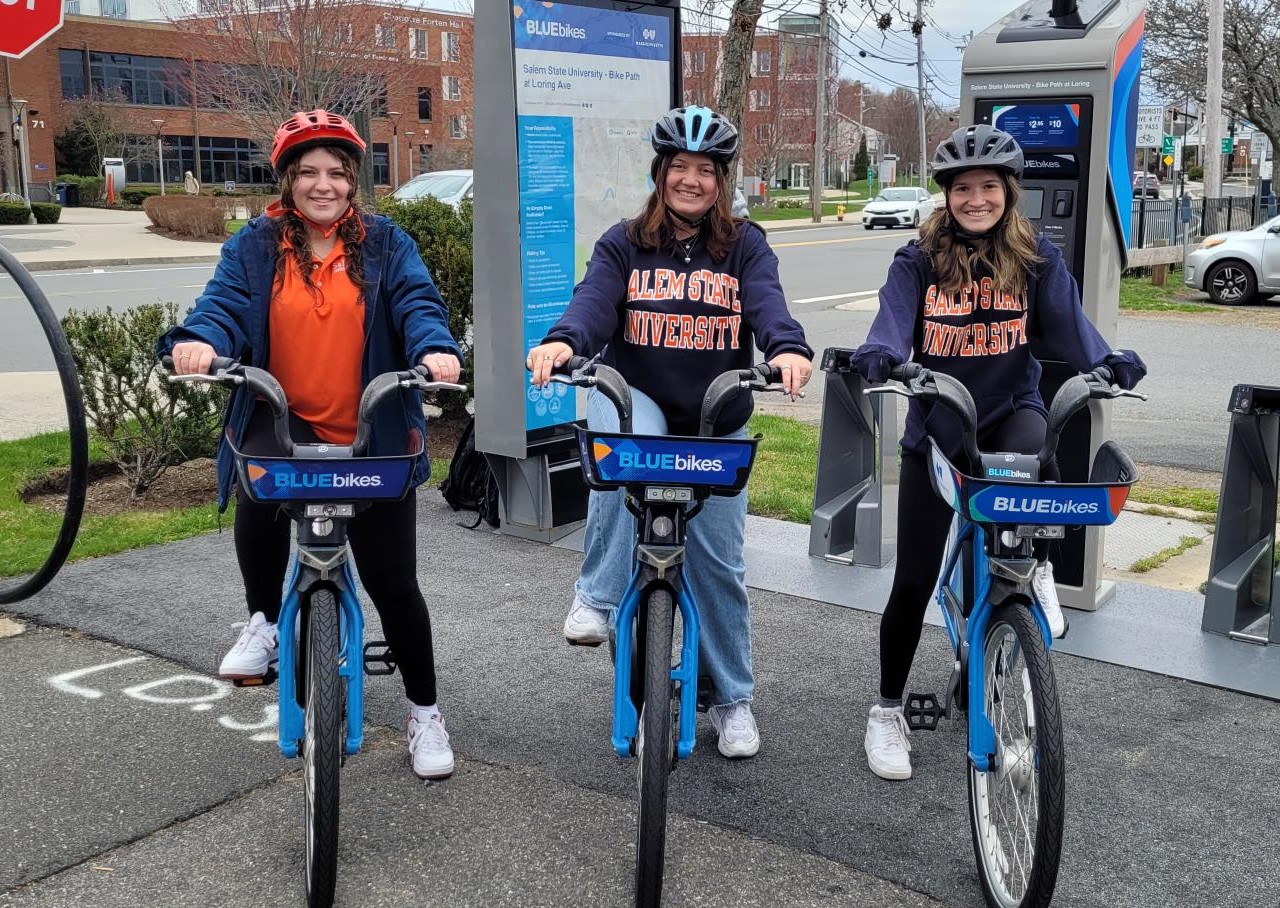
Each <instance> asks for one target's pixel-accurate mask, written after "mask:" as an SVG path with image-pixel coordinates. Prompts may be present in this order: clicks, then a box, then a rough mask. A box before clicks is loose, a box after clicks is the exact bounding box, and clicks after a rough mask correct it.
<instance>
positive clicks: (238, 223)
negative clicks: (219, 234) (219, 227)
mask: <svg viewBox="0 0 1280 908" xmlns="http://www.w3.org/2000/svg"><path fill="white" fill-rule="evenodd" d="M247 223H249V221H248V219H247V218H231V219H230V220H228V221H227V235H228V236H230V235H231V234H234V233H237V232H238V231H239V230H240V228H241V227H243V226H244V225H245V224H247Z"/></svg>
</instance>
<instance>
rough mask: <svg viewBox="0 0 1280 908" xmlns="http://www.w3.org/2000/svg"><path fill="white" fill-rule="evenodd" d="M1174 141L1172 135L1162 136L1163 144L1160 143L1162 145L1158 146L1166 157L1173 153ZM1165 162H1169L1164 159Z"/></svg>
mask: <svg viewBox="0 0 1280 908" xmlns="http://www.w3.org/2000/svg"><path fill="white" fill-rule="evenodd" d="M1174 141H1175V139H1174V137H1173V136H1165V137H1164V143H1163V145H1162V146H1161V148H1160V153H1161V154H1162V155H1164V156H1166V157H1168V156H1169V155H1171V154H1173V143H1174ZM1165 163H1166V164H1168V163H1169V162H1168V161H1165Z"/></svg>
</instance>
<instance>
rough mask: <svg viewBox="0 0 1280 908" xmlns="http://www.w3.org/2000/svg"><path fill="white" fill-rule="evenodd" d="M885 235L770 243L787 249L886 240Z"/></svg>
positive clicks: (778, 247)
mask: <svg viewBox="0 0 1280 908" xmlns="http://www.w3.org/2000/svg"><path fill="white" fill-rule="evenodd" d="M884 239H888V237H883V236H851V237H845V238H844V239H842V240H801V241H797V242H794V243H770V244H769V245H770V246H772V247H773V248H774V249H785V248H787V247H790V246H831V245H833V244H835V243H869V242H871V241H872V240H884Z"/></svg>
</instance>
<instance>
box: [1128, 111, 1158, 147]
mask: <svg viewBox="0 0 1280 908" xmlns="http://www.w3.org/2000/svg"><path fill="white" fill-rule="evenodd" d="M1163 140H1164V108H1163V107H1161V106H1160V105H1158V104H1155V105H1143V106H1142V107H1139V108H1138V132H1137V141H1135V142H1134V143H1133V146H1134V148H1160V147H1161V144H1162V142H1163Z"/></svg>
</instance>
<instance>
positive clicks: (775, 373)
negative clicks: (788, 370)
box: [751, 363, 782, 385]
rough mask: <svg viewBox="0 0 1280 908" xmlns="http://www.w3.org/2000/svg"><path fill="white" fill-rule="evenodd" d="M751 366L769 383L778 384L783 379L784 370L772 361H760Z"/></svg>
mask: <svg viewBox="0 0 1280 908" xmlns="http://www.w3.org/2000/svg"><path fill="white" fill-rule="evenodd" d="M751 368H752V371H754V372H755V373H756V374H757V375H759V376H760V378H761V379H762V380H763V381H764V383H765V384H767V385H776V384H778V383H779V382H781V381H782V370H781V369H779V368H778V367H777V366H774V365H771V364H770V363H760V364H759V365H757V366H752V367H751Z"/></svg>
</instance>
